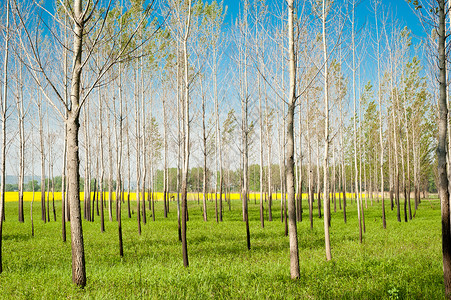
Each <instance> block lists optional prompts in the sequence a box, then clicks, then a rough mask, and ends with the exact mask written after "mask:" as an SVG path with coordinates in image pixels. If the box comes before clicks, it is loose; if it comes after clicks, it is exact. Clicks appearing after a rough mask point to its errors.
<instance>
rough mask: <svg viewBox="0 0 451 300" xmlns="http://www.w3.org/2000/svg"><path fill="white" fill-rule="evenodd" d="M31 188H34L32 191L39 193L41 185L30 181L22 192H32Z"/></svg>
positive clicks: (35, 181)
mask: <svg viewBox="0 0 451 300" xmlns="http://www.w3.org/2000/svg"><path fill="white" fill-rule="evenodd" d="M33 187H34V191H35V192H37V191H40V190H41V185H40V184H39V182H38V181H37V180H33V181H32V180H30V181H29V182H28V183H27V184H26V185H25V186H24V190H25V191H26V192H33Z"/></svg>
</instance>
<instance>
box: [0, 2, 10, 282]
mask: <svg viewBox="0 0 451 300" xmlns="http://www.w3.org/2000/svg"><path fill="white" fill-rule="evenodd" d="M5 28H6V36H5V49H4V51H5V60H4V61H3V94H2V99H1V100H2V101H1V110H2V111H1V114H2V150H1V154H2V158H1V159H2V160H1V183H0V193H1V197H0V274H1V273H2V272H3V262H2V240H3V235H2V230H3V221H4V220H5V177H6V173H5V172H6V111H7V101H6V100H7V92H8V55H9V0H6V27H5Z"/></svg>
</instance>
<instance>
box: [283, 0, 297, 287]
mask: <svg viewBox="0 0 451 300" xmlns="http://www.w3.org/2000/svg"><path fill="white" fill-rule="evenodd" d="M287 3H288V40H289V42H288V52H289V60H288V64H289V70H290V92H289V98H288V114H287V139H288V140H287V167H286V174H287V189H288V201H287V202H288V218H289V235H290V275H291V279H298V278H299V276H300V269H299V249H298V236H297V224H296V199H295V190H294V109H295V104H296V62H295V56H294V24H293V23H294V20H293V19H294V5H293V0H288V1H287Z"/></svg>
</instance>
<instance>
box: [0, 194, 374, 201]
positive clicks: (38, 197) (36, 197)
mask: <svg viewBox="0 0 451 300" xmlns="http://www.w3.org/2000/svg"><path fill="white" fill-rule="evenodd" d="M49 195H50V201H51V200H52V199H53V196H52V193H50V194H49ZM169 195H170V197H174V199H176V197H177V194H176V193H170V194H169ZM202 195H203V194H202V193H199V194H198V193H188V200H193V201H197V199H198V197H199V199H200V200H202ZM272 195H273V196H272V197H273V200H277V199H280V193H273V194H272ZM93 196H94V193H91V199H92V197H93ZM155 196H156V199H157V200H159V199H162V198H163V193H160V192H157V193H155ZM214 196H215V194H214V193H208V195H207V197H208V199H212V198H213V199H214ZM227 196H228V197H230V199H231V200H239V199H240V194H239V193H231V194H227ZM336 196H337V198H338V193H337V195H336ZM54 197H55V201H61V193H60V192H58V193H55V194H54ZM124 197H127V193H124ZM146 197H147V193H146ZM346 197H347V198H351V197H354V194H353V193H346ZM105 198H106V199H108V192H105ZM315 198H316V194H315ZM362 198H365V194H362ZM32 199H33V192H24V201H26V202H31V201H32ZM45 199H46V200H47V193H45ZM80 199H81V200H82V201H83V199H84V193H83V192H81V193H80ZM113 199H116V197H115V193H114V194H113ZM223 199H224V197H223ZM302 199H307V193H303V194H302ZM5 200H6V202H17V201H19V193H18V192H6V193H5ZM130 200H133V201H135V200H136V193H130ZM249 200H260V193H257V192H255V193H254V192H251V193H249ZM34 201H37V202H40V201H41V192H35V193H34Z"/></svg>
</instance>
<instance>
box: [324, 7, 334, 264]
mask: <svg viewBox="0 0 451 300" xmlns="http://www.w3.org/2000/svg"><path fill="white" fill-rule="evenodd" d="M326 16H327V13H326V0H323V13H322V25H323V54H324V115H325V125H324V163H323V165H324V237H325V244H326V260H331V259H332V255H331V251H330V235H329V223H330V199H329V197H330V195H329V78H328V77H329V74H328V71H329V69H328V61H327V41H326V37H327V36H326V19H327V18H326Z"/></svg>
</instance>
